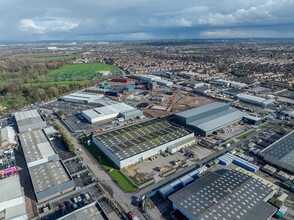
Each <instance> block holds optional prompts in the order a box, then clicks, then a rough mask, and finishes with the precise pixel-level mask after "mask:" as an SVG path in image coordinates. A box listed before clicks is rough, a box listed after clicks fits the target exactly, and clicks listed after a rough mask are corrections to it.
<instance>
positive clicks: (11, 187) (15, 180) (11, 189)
mask: <svg viewBox="0 0 294 220" xmlns="http://www.w3.org/2000/svg"><path fill="white" fill-rule="evenodd" d="M0 189H1V190H0V191H1V193H0V213H1V212H2V211H3V210H5V215H4V216H5V217H4V219H14V218H20V219H27V215H26V205H25V199H24V196H23V192H22V190H21V186H20V181H19V176H10V177H7V178H4V179H1V180H0Z"/></svg>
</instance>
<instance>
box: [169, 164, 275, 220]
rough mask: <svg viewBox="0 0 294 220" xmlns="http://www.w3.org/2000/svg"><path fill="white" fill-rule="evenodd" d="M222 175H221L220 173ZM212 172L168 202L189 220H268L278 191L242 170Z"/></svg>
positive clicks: (174, 195)
mask: <svg viewBox="0 0 294 220" xmlns="http://www.w3.org/2000/svg"><path fill="white" fill-rule="evenodd" d="M219 171H222V172H219ZM219 171H215V172H210V173H208V174H206V175H204V176H203V177H201V178H200V179H198V180H196V181H195V182H193V183H192V184H191V185H189V186H186V187H185V188H183V189H181V190H179V191H178V192H176V193H174V194H173V195H171V196H169V199H170V200H171V201H172V203H173V208H174V209H175V210H179V211H180V212H181V213H182V214H183V215H184V216H185V217H186V218H188V219H190V220H192V219H193V220H198V219H199V220H218V219H226V220H236V219H239V220H253V219H258V220H267V219H269V218H270V217H271V216H272V215H273V214H274V213H275V212H276V208H275V207H273V206H271V205H270V204H269V203H267V200H269V199H270V198H271V197H272V196H273V195H274V194H275V193H276V191H277V189H278V187H276V186H275V185H273V184H271V183H270V182H268V181H266V180H261V178H260V177H257V176H255V175H254V174H251V173H250V172H248V171H245V170H243V169H241V168H237V169H235V170H230V171H228V170H219Z"/></svg>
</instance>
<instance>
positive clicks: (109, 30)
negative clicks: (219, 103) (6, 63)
mask: <svg viewBox="0 0 294 220" xmlns="http://www.w3.org/2000/svg"><path fill="white" fill-rule="evenodd" d="M0 3H1V8H0V12H1V13H0V28H1V33H0V42H35V41H60V40H66V41H83V42H84V41H98V42H100V41H131V40H166V39H228V38H234V39H237V38H238V39H250V38H283V39H284V38H286V39H287V38H294V15H293V13H292V11H293V10H292V9H293V8H294V0H283V1H277V0H258V1H256V0H249V1H242V0H221V1H217V2H214V1H212V0H208V1H207V0H206V1H205V0H197V1H195V0H185V1H182V2H180V3H179V2H177V1H172V2H171V1H167V0H164V1H160V2H157V1H154V0H136V1H135V0H127V1H124V2H123V3H121V2H119V1H118V0H108V1H106V0H101V1H99V2H97V1H95V0H86V1H83V2H72V1H68V0H65V1H62V2H59V1H56V0H53V1H50V2H39V1H34V0H28V1H27V4H26V5H23V7H18V5H20V4H21V2H20V0H12V1H6V0H0ZM67 39H70V40H67Z"/></svg>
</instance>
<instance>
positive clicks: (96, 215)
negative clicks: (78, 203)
mask: <svg viewBox="0 0 294 220" xmlns="http://www.w3.org/2000/svg"><path fill="white" fill-rule="evenodd" d="M104 216H105V215H103V214H101V212H100V210H99V209H98V208H97V206H96V202H94V203H91V204H89V205H87V206H84V207H83V208H81V209H78V210H76V211H74V212H72V213H69V214H68V215H66V216H64V217H61V218H60V220H62V219H63V220H81V219H83V220H105V219H106V218H105V217H104Z"/></svg>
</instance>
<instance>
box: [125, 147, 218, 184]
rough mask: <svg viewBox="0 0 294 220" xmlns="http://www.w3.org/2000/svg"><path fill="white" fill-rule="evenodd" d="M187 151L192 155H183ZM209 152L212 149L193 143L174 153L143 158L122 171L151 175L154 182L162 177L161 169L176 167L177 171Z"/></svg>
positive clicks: (129, 173) (129, 174)
mask: <svg viewBox="0 0 294 220" xmlns="http://www.w3.org/2000/svg"><path fill="white" fill-rule="evenodd" d="M187 152H191V153H193V157H187V156H185V154H186V153H187ZM211 153H212V151H211V150H209V149H207V148H204V147H201V146H199V145H194V146H192V147H189V148H187V149H186V150H181V151H179V152H176V153H174V154H165V156H162V155H157V156H155V157H153V158H152V160H151V159H149V160H145V161H144V162H142V163H139V164H137V165H134V166H131V167H129V168H127V169H126V171H124V173H125V174H126V175H128V176H136V175H138V174H144V175H149V176H152V177H153V178H154V179H155V181H156V182H159V181H161V180H163V179H164V177H161V176H160V171H161V170H162V169H164V168H166V170H168V169H173V168H176V169H177V171H178V170H181V169H182V168H184V167H188V166H191V165H193V164H195V163H196V162H197V161H198V159H202V158H204V157H206V156H208V155H210V154H211Z"/></svg>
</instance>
